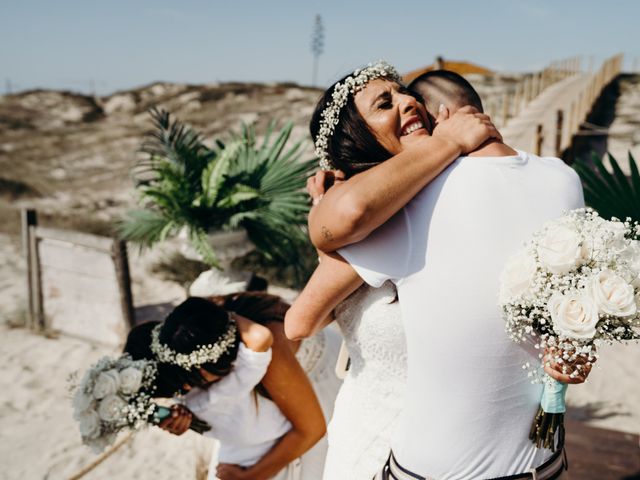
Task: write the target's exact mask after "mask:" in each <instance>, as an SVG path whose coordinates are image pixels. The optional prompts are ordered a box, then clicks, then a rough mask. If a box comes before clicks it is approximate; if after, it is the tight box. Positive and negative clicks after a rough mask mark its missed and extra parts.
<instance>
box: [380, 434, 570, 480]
mask: <svg viewBox="0 0 640 480" xmlns="http://www.w3.org/2000/svg"><path fill="white" fill-rule="evenodd" d="M562 437H563V435H561V438H560V440H561V442H559V443H560V445H559V446H558V449H557V450H556V451H555V453H554V454H553V455H552V456H551V458H550V459H549V460H547V461H546V462H544V463H543V464H542V465H540V466H539V467H537V468H532V469H531V470H530V471H528V472H525V473H518V474H515V475H508V476H506V477H497V478H492V479H490V480H520V479H522V480H553V479H556V478H558V477H559V476H560V475H561V474H562V472H563V470H566V469H567V467H568V462H567V456H566V454H565V450H564V442H563V440H564V439H563V438H562ZM373 480H435V479H433V478H432V477H423V476H421V475H418V474H417V473H414V472H411V471H409V470H407V469H406V468H404V467H403V466H402V465H400V464H399V463H398V462H397V460H396V459H395V457H394V456H393V452H391V454H390V455H389V459H388V460H387V463H386V464H385V466H384V467H383V469H382V471H381V472H380V473H379V474H378V475H376V476H375V477H374V479H373Z"/></svg>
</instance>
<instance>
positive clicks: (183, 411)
mask: <svg viewBox="0 0 640 480" xmlns="http://www.w3.org/2000/svg"><path fill="white" fill-rule="evenodd" d="M192 418H193V414H192V413H191V412H190V411H189V410H188V409H187V408H186V407H183V406H182V405H174V406H172V407H171V415H170V416H169V417H167V418H165V419H164V420H163V421H162V422H160V423H159V424H158V426H159V427H160V428H162V429H163V430H167V431H168V432H170V433H173V434H174V435H182V434H183V433H184V432H186V431H187V430H189V427H190V426H191V420H192Z"/></svg>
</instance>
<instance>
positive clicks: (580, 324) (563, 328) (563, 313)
mask: <svg viewBox="0 0 640 480" xmlns="http://www.w3.org/2000/svg"><path fill="white" fill-rule="evenodd" d="M547 309H548V310H549V313H550V314H551V320H552V321H553V329H554V330H555V331H556V333H558V334H560V335H564V336H566V337H569V338H577V339H588V338H593V336H594V335H595V334H596V325H597V324H598V307H597V306H596V304H595V302H594V301H593V300H592V299H591V298H590V297H589V296H587V295H583V294H581V293H578V292H573V293H568V294H566V295H562V294H560V293H556V294H555V295H553V296H552V297H551V298H550V299H549V302H548V303H547Z"/></svg>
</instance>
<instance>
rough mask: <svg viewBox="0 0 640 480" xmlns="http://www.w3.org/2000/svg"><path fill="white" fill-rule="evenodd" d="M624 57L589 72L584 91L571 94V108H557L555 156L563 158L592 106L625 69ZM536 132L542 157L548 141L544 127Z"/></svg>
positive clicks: (574, 91)
mask: <svg viewBox="0 0 640 480" xmlns="http://www.w3.org/2000/svg"><path fill="white" fill-rule="evenodd" d="M622 62H623V55H622V54H618V55H615V56H613V57H611V58H609V59H607V60H605V61H604V62H603V63H602V65H601V66H600V68H599V69H598V70H597V71H596V72H593V73H591V72H590V73H588V74H587V75H589V77H590V78H589V79H588V81H587V82H584V83H583V84H582V87H581V88H578V89H575V90H573V91H572V95H573V98H572V99H571V101H570V106H569V107H568V109H566V108H565V109H562V108H558V109H556V124H555V136H554V139H553V141H554V142H555V148H554V150H555V155H556V156H560V155H561V153H562V151H563V150H564V149H565V148H567V147H568V146H569V145H571V142H572V139H573V136H574V135H575V134H576V133H578V132H579V131H580V126H581V125H582V122H584V120H585V119H586V117H587V115H588V114H589V112H590V111H591V109H592V107H593V104H594V103H595V101H596V100H597V99H598V97H599V96H600V94H601V92H602V90H603V89H604V87H606V86H607V85H608V84H609V83H610V82H611V81H612V80H613V79H614V78H615V77H616V76H618V74H619V73H620V72H621V70H622ZM532 128H534V129H535V131H536V140H535V145H536V146H537V148H536V150H537V151H536V152H535V153H536V154H538V155H540V154H541V151H542V145H543V143H544V142H545V139H544V137H543V136H542V135H543V133H542V132H543V125H542V124H537V125H535V126H532Z"/></svg>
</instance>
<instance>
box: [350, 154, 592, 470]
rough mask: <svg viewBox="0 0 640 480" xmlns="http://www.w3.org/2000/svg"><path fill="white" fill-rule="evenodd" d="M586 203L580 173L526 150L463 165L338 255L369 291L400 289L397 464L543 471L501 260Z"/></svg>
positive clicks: (531, 355)
mask: <svg viewBox="0 0 640 480" xmlns="http://www.w3.org/2000/svg"><path fill="white" fill-rule="evenodd" d="M581 206H583V197H582V187H581V184H580V181H579V178H578V176H577V175H576V173H575V172H574V171H573V170H572V169H571V168H569V167H567V166H566V165H565V164H564V163H563V162H562V161H561V160H559V159H555V158H539V157H536V156H534V155H531V154H527V153H525V152H518V155H517V156H510V157H461V158H459V159H458V160H456V161H455V162H454V163H453V164H452V165H451V166H450V167H449V168H448V169H446V170H445V171H444V172H443V173H442V174H441V175H440V176H439V177H437V178H436V179H435V180H434V181H433V182H431V184H430V185H429V186H427V187H426V188H424V189H423V190H422V191H421V192H420V193H419V194H418V195H416V197H415V198H414V199H413V200H412V201H411V202H410V203H409V204H408V205H407V206H406V207H405V208H404V209H403V210H402V211H400V212H399V213H398V214H396V215H395V216H394V217H393V218H392V219H390V220H389V221H388V222H387V223H386V224H384V225H383V226H382V227H380V228H379V229H378V230H376V231H375V232H373V233H372V234H371V235H370V236H369V237H368V238H366V239H365V240H364V241H362V242H360V243H358V244H354V245H350V246H348V247H346V248H343V249H341V250H340V251H339V252H340V254H341V255H342V256H343V257H344V258H345V259H346V260H347V261H348V262H349V263H350V264H351V265H352V266H353V267H354V268H355V269H356V271H357V272H358V273H359V274H360V276H361V277H362V278H363V279H364V280H365V281H366V282H367V283H369V284H370V285H373V286H380V285H382V283H383V282H384V281H386V280H389V279H391V280H392V281H393V282H394V283H396V285H397V288H398V296H399V300H400V308H401V311H402V318H403V322H404V326H405V333H406V338H407V351H408V380H407V381H408V386H407V400H406V402H405V407H404V409H403V413H402V418H401V421H400V426H399V429H398V431H397V434H396V435H395V438H394V439H393V441H392V448H393V451H394V454H395V456H396V458H397V460H398V462H399V463H400V464H401V465H403V466H404V467H406V468H408V469H409V470H411V471H414V472H416V473H417V474H420V475H423V476H430V477H434V478H437V479H438V480H453V479H455V480H462V479H465V480H467V479H477V478H492V477H499V476H506V475H512V474H516V473H522V472H525V471H527V470H528V469H529V468H531V467H536V466H539V465H540V464H542V463H543V462H544V461H545V460H546V459H547V458H548V457H549V456H550V452H549V451H548V450H541V449H536V448H535V446H534V445H533V444H532V443H531V441H530V440H529V439H528V435H529V428H530V426H531V422H532V420H533V417H534V415H535V413H536V410H537V408H538V406H539V402H540V396H541V392H542V389H541V387H540V386H539V385H532V384H531V383H530V379H529V378H528V377H527V375H526V373H525V372H524V371H523V369H522V365H523V364H524V363H525V362H527V361H529V362H532V363H533V362H535V361H537V351H536V350H534V349H533V348H531V347H523V346H521V345H517V344H515V343H514V342H512V341H511V340H510V339H509V337H508V336H507V334H506V333H505V331H504V321H503V320H502V318H501V314H500V309H499V307H498V277H499V274H500V271H501V270H502V268H503V266H504V264H505V263H506V260H507V258H508V257H509V256H510V255H511V254H512V253H514V252H515V251H516V250H517V249H518V248H519V247H520V246H521V245H522V243H523V242H524V241H526V240H527V239H528V238H529V237H530V235H531V234H532V233H533V232H534V231H535V230H537V229H539V228H540V226H541V225H542V224H543V223H544V222H545V221H547V220H549V219H552V218H555V217H558V216H560V215H562V214H563V212H564V211H566V210H570V209H574V208H579V207H581Z"/></svg>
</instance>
